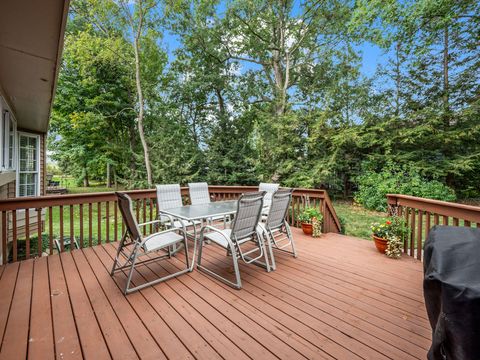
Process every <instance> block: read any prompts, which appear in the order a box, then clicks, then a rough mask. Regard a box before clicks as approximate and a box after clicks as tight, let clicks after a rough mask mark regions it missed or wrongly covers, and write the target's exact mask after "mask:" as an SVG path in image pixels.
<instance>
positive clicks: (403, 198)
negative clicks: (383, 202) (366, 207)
mask: <svg viewBox="0 0 480 360" xmlns="http://www.w3.org/2000/svg"><path fill="white" fill-rule="evenodd" d="M387 201H388V206H389V212H390V214H394V213H395V214H397V215H398V216H403V217H404V218H405V221H406V222H407V225H408V227H409V228H410V233H409V235H408V236H407V238H405V239H404V246H403V251H404V253H405V254H407V255H409V256H412V257H416V258H417V259H418V260H421V259H422V250H423V243H424V241H425V240H426V238H427V236H428V233H429V232H430V229H431V228H432V227H433V226H434V225H453V226H467V227H473V226H474V227H480V207H478V206H471V205H463V204H457V203H450V202H446V201H439V200H432V199H424V198H419V197H415V196H409V195H394V194H389V195H387Z"/></svg>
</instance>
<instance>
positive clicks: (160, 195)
mask: <svg viewBox="0 0 480 360" xmlns="http://www.w3.org/2000/svg"><path fill="white" fill-rule="evenodd" d="M157 202H158V208H159V209H163V210H167V209H171V208H176V207H180V206H183V203H182V192H181V190H180V185H179V184H168V185H157Z"/></svg>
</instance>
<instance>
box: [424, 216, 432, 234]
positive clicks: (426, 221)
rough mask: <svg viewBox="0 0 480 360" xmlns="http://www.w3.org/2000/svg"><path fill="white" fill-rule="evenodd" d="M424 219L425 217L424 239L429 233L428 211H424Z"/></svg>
mask: <svg viewBox="0 0 480 360" xmlns="http://www.w3.org/2000/svg"><path fill="white" fill-rule="evenodd" d="M425 216H426V219H425V240H427V238H428V234H429V233H430V217H431V214H430V212H428V211H427V212H426V213H425Z"/></svg>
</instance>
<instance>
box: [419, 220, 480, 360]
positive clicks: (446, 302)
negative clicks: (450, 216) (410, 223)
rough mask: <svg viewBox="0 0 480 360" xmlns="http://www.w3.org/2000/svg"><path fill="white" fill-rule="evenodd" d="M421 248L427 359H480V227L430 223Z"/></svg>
mask: <svg viewBox="0 0 480 360" xmlns="http://www.w3.org/2000/svg"><path fill="white" fill-rule="evenodd" d="M424 250H425V258H424V272H425V278H424V280H423V290H424V296H425V305H426V307H427V313H428V318H429V319H430V325H431V326H432V331H433V337H432V347H431V348H430V351H429V352H428V359H429V360H440V359H442V360H443V359H447V360H450V359H455V360H463V359H465V360H474V359H480V229H472V228H467V227H454V226H435V227H434V228H433V229H432V230H431V232H430V233H429V235H428V238H427V241H426V243H425V249H424Z"/></svg>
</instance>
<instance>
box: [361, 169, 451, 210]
mask: <svg viewBox="0 0 480 360" xmlns="http://www.w3.org/2000/svg"><path fill="white" fill-rule="evenodd" d="M356 180H357V186H358V191H357V192H356V193H355V201H356V202H358V203H359V204H361V205H363V206H364V207H365V208H367V209H370V210H377V211H387V197H386V195H387V194H403V195H412V196H418V197H423V198H428V199H436V200H444V201H454V200H455V199H456V196H455V192H454V191H453V189H451V188H449V187H448V186H446V185H444V184H443V183H441V182H440V181H437V180H428V179H426V178H424V177H422V176H421V175H420V174H418V173H417V172H416V171H415V170H405V169H401V168H399V167H396V166H388V167H386V168H384V169H383V170H382V171H380V172H375V171H367V172H365V173H364V174H363V175H360V176H358V177H357V179H356Z"/></svg>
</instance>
